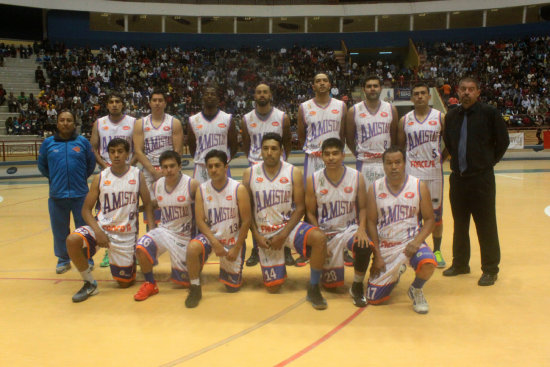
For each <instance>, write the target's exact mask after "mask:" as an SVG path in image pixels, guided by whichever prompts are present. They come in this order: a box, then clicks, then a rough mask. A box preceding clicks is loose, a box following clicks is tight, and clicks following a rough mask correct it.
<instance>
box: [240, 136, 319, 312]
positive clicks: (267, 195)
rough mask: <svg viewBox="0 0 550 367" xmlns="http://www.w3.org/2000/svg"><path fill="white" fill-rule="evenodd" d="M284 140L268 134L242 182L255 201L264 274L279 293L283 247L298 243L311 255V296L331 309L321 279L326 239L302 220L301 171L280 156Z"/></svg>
mask: <svg viewBox="0 0 550 367" xmlns="http://www.w3.org/2000/svg"><path fill="white" fill-rule="evenodd" d="M282 143H283V141H282V138H281V136H280V135H279V134H277V133H267V134H265V135H264V136H263V138H262V146H261V155H262V159H263V161H262V162H260V163H258V164H256V165H254V166H252V167H250V168H247V169H246V170H245V171H244V174H243V184H244V185H245V186H246V188H247V189H248V191H249V194H250V196H251V201H252V202H253V211H254V221H253V222H252V227H251V230H252V235H253V236H254V238H255V239H256V241H257V243H258V247H259V257H260V265H261V268H262V276H263V280H264V284H265V286H266V287H267V290H268V291H269V292H271V293H274V292H277V291H278V290H279V288H280V286H281V285H282V284H283V282H284V281H285V278H286V267H285V254H284V250H283V248H285V247H294V249H295V250H296V251H297V252H298V253H299V254H301V255H302V256H304V257H311V261H310V268H311V276H310V285H309V287H308V291H307V299H308V301H310V302H311V304H312V305H313V307H314V308H315V309H318V310H323V309H325V308H327V302H326V301H325V299H324V298H323V296H322V295H321V291H320V289H319V281H320V278H321V271H322V269H323V262H324V257H325V246H326V238H325V235H324V234H323V233H322V232H321V231H320V230H319V229H318V228H316V227H314V226H312V225H311V224H309V223H304V222H301V221H300V220H301V219H302V217H303V216H304V212H305V206H304V189H303V178H302V172H301V171H300V170H299V169H296V168H295V167H294V166H293V165H292V164H290V163H287V162H284V161H282V160H281V155H282V152H283V151H282V146H283V145H282Z"/></svg>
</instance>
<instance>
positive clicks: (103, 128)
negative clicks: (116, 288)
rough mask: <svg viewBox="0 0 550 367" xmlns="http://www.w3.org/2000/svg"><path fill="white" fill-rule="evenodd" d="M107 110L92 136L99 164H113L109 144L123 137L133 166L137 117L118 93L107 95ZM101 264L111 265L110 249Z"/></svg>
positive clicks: (93, 130) (105, 166) (94, 126)
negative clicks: (126, 109)
mask: <svg viewBox="0 0 550 367" xmlns="http://www.w3.org/2000/svg"><path fill="white" fill-rule="evenodd" d="M107 110H108V111H109V114H108V115H107V116H103V117H100V118H98V119H97V120H96V121H95V122H94V125H93V127H92V136H91V137H90V143H91V144H92V148H93V150H94V154H95V157H96V161H97V164H98V165H99V167H100V169H102V170H103V169H105V168H107V167H110V166H111V159H110V158H109V152H108V149H107V146H108V144H109V142H110V141H111V140H112V139H115V138H121V139H124V140H126V141H127V142H128V143H129V144H130V152H129V155H128V157H129V158H128V159H129V162H128V163H130V165H131V166H133V165H134V164H135V162H136V160H137V159H136V157H135V156H133V152H134V149H133V143H132V135H133V132H134V125H135V122H136V119H135V118H133V117H132V116H128V115H125V114H124V113H123V110H124V101H123V99H122V97H121V95H120V94H118V93H111V94H109V95H108V96H107ZM100 266H101V267H102V268H104V267H107V266H109V253H108V250H105V257H104V258H103V260H102V261H101V264H100Z"/></svg>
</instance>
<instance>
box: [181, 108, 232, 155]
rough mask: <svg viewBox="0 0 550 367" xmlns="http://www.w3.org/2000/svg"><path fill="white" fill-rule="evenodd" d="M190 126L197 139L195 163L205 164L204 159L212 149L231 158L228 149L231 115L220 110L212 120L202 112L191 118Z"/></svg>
mask: <svg viewBox="0 0 550 367" xmlns="http://www.w3.org/2000/svg"><path fill="white" fill-rule="evenodd" d="M189 125H190V126H191V128H192V129H193V133H194V134H195V138H196V139H197V150H196V151H195V157H194V160H195V163H200V164H204V157H205V156H206V153H208V152H209V151H210V150H212V149H217V150H221V151H224V152H225V153H226V154H227V158H230V154H229V148H228V147H227V134H228V132H229V126H230V125H231V115H230V114H228V113H225V112H223V111H222V110H218V113H217V114H216V116H214V118H213V119H212V120H208V119H207V118H205V117H204V115H203V114H202V112H199V113H197V114H196V115H193V116H191V117H189Z"/></svg>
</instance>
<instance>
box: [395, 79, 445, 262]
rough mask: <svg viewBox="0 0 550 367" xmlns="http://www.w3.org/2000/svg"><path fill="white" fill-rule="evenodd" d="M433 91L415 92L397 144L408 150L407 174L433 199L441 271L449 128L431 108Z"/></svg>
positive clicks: (424, 86)
mask: <svg viewBox="0 0 550 367" xmlns="http://www.w3.org/2000/svg"><path fill="white" fill-rule="evenodd" d="M430 98H431V95H430V89H429V87H428V85H427V84H425V83H419V84H416V85H415V86H414V87H413V88H412V91H411V101H412V103H413V104H414V110H413V111H411V112H409V113H407V114H406V115H405V116H403V117H401V119H400V120H399V127H398V129H397V144H398V145H399V147H401V148H406V152H407V161H406V167H405V172H407V174H409V175H411V176H415V177H418V178H419V179H421V180H422V181H423V182H424V183H425V184H426V186H427V187H428V190H430V196H431V198H432V205H433V208H434V215H435V229H434V231H433V233H432V239H433V243H434V249H433V251H434V255H435V259H436V260H437V267H438V268H444V267H445V265H446V264H445V260H444V259H443V255H441V237H442V235H443V166H442V162H443V161H444V159H445V155H446V151H444V152H443V153H442V152H441V137H442V135H443V130H444V125H445V115H444V114H443V113H441V112H440V111H438V110H436V109H435V108H431V107H430V105H429V102H430Z"/></svg>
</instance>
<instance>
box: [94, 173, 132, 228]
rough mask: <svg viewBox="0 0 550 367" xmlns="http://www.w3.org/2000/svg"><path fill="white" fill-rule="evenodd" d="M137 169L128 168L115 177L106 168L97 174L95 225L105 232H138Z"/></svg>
mask: <svg viewBox="0 0 550 367" xmlns="http://www.w3.org/2000/svg"><path fill="white" fill-rule="evenodd" d="M138 199H139V169H138V168H136V167H134V166H130V167H129V169H128V171H127V172H126V173H125V174H124V175H122V176H120V177H119V176H117V175H115V174H114V173H113V172H111V167H108V168H106V169H104V170H103V171H101V172H100V174H99V208H98V209H99V211H98V213H97V223H98V224H99V226H100V227H101V228H102V229H103V230H104V231H106V232H110V233H117V234H121V235H124V234H136V233H137V232H138V221H137V219H138V203H139V200H138Z"/></svg>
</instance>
